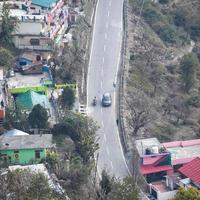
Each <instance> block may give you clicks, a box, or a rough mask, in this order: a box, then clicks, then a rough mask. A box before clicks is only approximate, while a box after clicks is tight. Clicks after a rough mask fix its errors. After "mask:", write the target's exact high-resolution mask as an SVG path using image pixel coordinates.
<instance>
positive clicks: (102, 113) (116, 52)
mask: <svg viewBox="0 0 200 200" xmlns="http://www.w3.org/2000/svg"><path fill="white" fill-rule="evenodd" d="M122 12H123V0H98V3H97V8H96V15H95V20H94V31H93V41H92V47H91V55H90V64H89V70H88V82H87V83H88V86H87V98H88V99H87V104H88V105H87V108H88V115H89V116H91V117H92V118H94V120H96V121H97V123H98V125H99V126H100V129H99V130H98V132H97V134H98V135H97V137H98V138H99V145H100V149H99V151H98V155H99V156H98V164H97V167H98V172H99V173H101V171H102V170H103V169H106V170H107V171H108V172H109V173H110V174H112V175H115V176H116V177H118V178H123V177H125V176H127V175H128V174H129V173H128V167H127V165H126V162H125V158H124V154H123V150H122V146H121V143H120V138H119V132H118V128H117V124H116V101H115V99H116V98H115V96H116V91H115V88H114V87H113V83H114V82H116V78H117V72H118V66H119V58H120V52H121V42H122ZM104 92H109V93H111V95H112V106H111V107H102V106H101V98H102V94H103V93H104ZM94 96H96V97H97V99H98V103H97V106H96V107H93V106H92V100H93V98H94Z"/></svg>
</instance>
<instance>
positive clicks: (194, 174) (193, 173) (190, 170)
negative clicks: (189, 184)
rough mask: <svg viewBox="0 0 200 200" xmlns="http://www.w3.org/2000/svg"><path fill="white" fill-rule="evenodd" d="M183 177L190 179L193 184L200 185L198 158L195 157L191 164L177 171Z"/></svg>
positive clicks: (199, 159)
mask: <svg viewBox="0 0 200 200" xmlns="http://www.w3.org/2000/svg"><path fill="white" fill-rule="evenodd" d="M178 171H179V172H181V173H182V174H183V175H185V176H186V177H188V178H190V179H191V180H192V181H193V182H194V183H197V184H199V185H200V158H199V157H197V158H195V159H193V160H192V161H191V162H189V163H187V164H185V165H183V167H181V168H180V169H179V170H178Z"/></svg>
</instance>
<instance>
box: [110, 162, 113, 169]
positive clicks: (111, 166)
mask: <svg viewBox="0 0 200 200" xmlns="http://www.w3.org/2000/svg"><path fill="white" fill-rule="evenodd" d="M110 165H111V168H112V169H113V164H112V161H110Z"/></svg>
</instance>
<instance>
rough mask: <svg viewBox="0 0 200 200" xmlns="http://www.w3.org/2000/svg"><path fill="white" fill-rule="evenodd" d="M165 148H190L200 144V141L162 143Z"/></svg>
mask: <svg viewBox="0 0 200 200" xmlns="http://www.w3.org/2000/svg"><path fill="white" fill-rule="evenodd" d="M162 144H163V146H164V147H165V148H173V147H188V146H194V145H198V144H200V139H197V140H186V141H174V142H165V143H162Z"/></svg>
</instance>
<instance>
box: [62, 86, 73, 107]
mask: <svg viewBox="0 0 200 200" xmlns="http://www.w3.org/2000/svg"><path fill="white" fill-rule="evenodd" d="M61 101H62V104H63V105H64V106H65V107H66V108H67V109H72V108H73V105H74V102H75V92H74V90H73V89H71V88H65V89H64V90H63V92H62V96H61Z"/></svg>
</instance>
